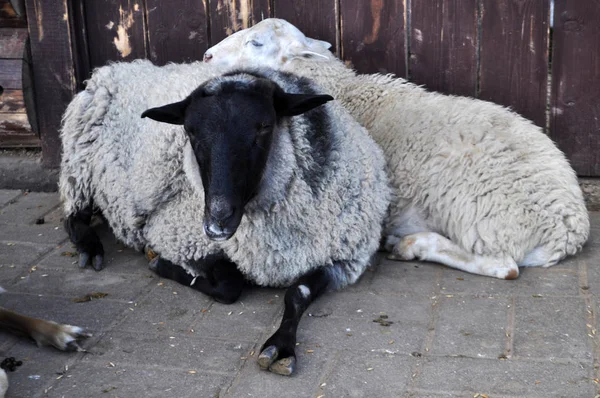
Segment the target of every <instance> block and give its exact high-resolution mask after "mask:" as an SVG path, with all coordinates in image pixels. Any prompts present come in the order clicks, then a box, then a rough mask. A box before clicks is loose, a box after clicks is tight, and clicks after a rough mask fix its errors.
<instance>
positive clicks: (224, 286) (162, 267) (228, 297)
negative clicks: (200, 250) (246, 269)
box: [150, 256, 244, 304]
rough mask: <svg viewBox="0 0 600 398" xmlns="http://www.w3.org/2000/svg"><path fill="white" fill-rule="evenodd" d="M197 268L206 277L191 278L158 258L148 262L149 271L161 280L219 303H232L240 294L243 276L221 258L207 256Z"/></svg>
mask: <svg viewBox="0 0 600 398" xmlns="http://www.w3.org/2000/svg"><path fill="white" fill-rule="evenodd" d="M199 268H200V270H201V271H203V273H204V274H205V275H206V276H198V277H193V276H192V275H190V274H188V273H187V272H186V271H185V270H184V269H183V268H182V267H180V266H178V265H175V264H173V263H172V262H170V261H168V260H165V259H162V258H161V257H160V256H157V257H155V258H154V259H153V260H152V261H151V262H150V269H152V270H153V271H154V272H156V273H157V274H158V275H160V276H162V277H163V278H167V279H172V280H174V281H175V282H178V283H181V284H182V285H186V286H191V287H192V288H193V289H195V290H198V291H199V292H202V293H204V294H206V295H208V296H211V297H212V298H214V299H215V300H216V301H218V302H219V303H223V304H231V303H234V302H235V301H236V300H237V299H238V298H239V297H240V294H242V289H243V287H244V276H243V275H242V273H241V272H240V271H239V270H238V269H237V267H236V265H235V264H234V263H232V262H231V261H229V260H227V259H225V258H223V257H222V256H208V257H207V258H205V259H203V260H202V262H201V263H200V264H199Z"/></svg>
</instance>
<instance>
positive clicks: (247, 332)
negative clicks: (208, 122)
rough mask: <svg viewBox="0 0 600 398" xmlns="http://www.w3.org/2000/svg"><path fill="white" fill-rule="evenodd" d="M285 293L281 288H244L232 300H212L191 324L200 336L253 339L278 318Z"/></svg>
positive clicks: (262, 333)
mask: <svg viewBox="0 0 600 398" xmlns="http://www.w3.org/2000/svg"><path fill="white" fill-rule="evenodd" d="M284 294H285V291H284V290H281V289H267V288H259V287H252V288H247V289H245V290H244V292H243V293H242V296H241V297H240V299H239V300H238V301H237V302H236V303H234V304H230V305H226V304H220V303H216V302H215V303H214V304H213V305H212V306H211V307H210V309H208V310H207V311H206V312H205V313H204V316H202V317H199V318H198V319H197V320H196V321H195V322H194V323H193V324H192V326H191V328H192V329H194V330H195V331H196V333H197V334H198V335H199V336H206V337H216V338H227V339H232V340H236V341H237V340H240V341H256V340H257V339H259V338H261V336H263V335H264V334H265V331H268V330H270V328H271V325H273V324H274V323H275V322H277V323H278V322H279V320H280V318H281V314H282V313H283V297H284Z"/></svg>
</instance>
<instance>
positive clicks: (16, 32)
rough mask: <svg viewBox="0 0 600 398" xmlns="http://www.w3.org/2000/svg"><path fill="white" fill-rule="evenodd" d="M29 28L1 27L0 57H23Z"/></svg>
mask: <svg viewBox="0 0 600 398" xmlns="http://www.w3.org/2000/svg"><path fill="white" fill-rule="evenodd" d="M27 35H28V33H27V28H0V58H11V59H23V51H24V50H25V42H26V41H27Z"/></svg>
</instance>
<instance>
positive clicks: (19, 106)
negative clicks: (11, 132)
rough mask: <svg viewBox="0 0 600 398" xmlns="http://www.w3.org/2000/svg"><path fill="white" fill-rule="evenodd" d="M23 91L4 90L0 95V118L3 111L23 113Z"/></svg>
mask: <svg viewBox="0 0 600 398" xmlns="http://www.w3.org/2000/svg"><path fill="white" fill-rule="evenodd" d="M25 112H26V111H25V101H24V100H23V91H21V90H6V91H4V92H3V93H2V95H0V118H1V117H2V116H1V115H2V114H3V113H23V114H24V113H25Z"/></svg>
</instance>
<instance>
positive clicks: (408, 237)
mask: <svg viewBox="0 0 600 398" xmlns="http://www.w3.org/2000/svg"><path fill="white" fill-rule="evenodd" d="M329 47H330V45H329V43H326V42H323V41H320V40H314V39H311V38H307V37H306V36H305V35H304V34H303V33H302V32H301V31H300V30H298V29H297V28H296V27H294V26H293V25H292V24H290V23H288V22H286V21H284V20H281V19H266V20H264V21H262V22H260V23H258V24H256V25H254V26H253V27H251V28H248V29H245V30H242V31H239V32H237V33H235V34H233V35H231V36H230V37H228V38H226V39H225V40H223V41H222V42H220V43H218V44H217V45H215V46H214V47H212V48H210V49H209V50H208V51H207V52H206V53H205V56H204V60H205V63H206V64H208V65H215V66H219V67H235V66H236V65H241V64H243V65H254V66H269V67H272V68H276V69H278V70H284V71H290V72H293V73H296V74H298V75H300V76H308V77H310V78H311V79H313V80H314V81H315V82H316V83H317V84H319V85H320V86H321V87H323V89H324V90H326V91H327V92H328V93H329V94H331V95H333V96H334V97H335V98H336V100H338V101H340V102H341V103H342V105H343V106H344V107H345V108H346V109H347V110H348V111H349V112H350V114H351V115H352V116H353V117H354V118H356V120H357V121H358V122H359V123H361V124H362V125H363V126H365V127H366V128H367V130H368V131H369V133H370V134H371V136H372V137H373V138H374V139H375V141H376V142H377V143H378V144H379V145H380V146H381V148H382V149H383V151H384V154H385V158H386V162H387V171H388V174H389V178H390V183H391V185H392V190H393V192H392V201H391V205H390V212H389V215H388V217H387V218H386V220H385V225H384V235H385V239H386V241H387V243H386V246H385V247H386V249H387V250H388V251H390V252H391V253H390V258H392V259H397V260H412V259H420V260H426V261H434V262H439V263H442V264H445V265H447V266H450V267H453V268H457V269H461V270H464V271H467V272H472V273H475V274H481V275H488V276H493V277H497V278H503V279H514V278H516V277H517V276H518V275H519V268H518V267H519V266H542V267H548V266H551V265H554V264H556V263H557V262H559V261H560V260H561V259H563V258H564V257H566V256H567V255H573V254H575V253H577V252H578V251H580V250H581V248H582V246H583V245H584V243H585V242H586V240H587V239H588V235H589V228H590V225H589V218H588V213H587V210H586V207H585V203H584V200H583V195H582V192H581V189H580V188H579V185H578V182H577V177H576V175H575V172H574V171H573V169H572V168H571V167H570V165H569V163H568V161H567V160H566V158H565V156H564V154H563V153H562V152H561V151H560V150H559V149H558V148H556V146H555V145H554V143H553V142H552V141H551V140H550V139H549V138H548V137H547V136H546V135H545V134H543V132H542V129H541V128H540V127H537V126H535V125H534V124H533V123H532V122H530V121H529V120H526V119H524V118H522V117H521V116H519V115H518V114H516V113H514V112H512V111H510V110H508V109H506V108H503V107H501V106H498V105H495V104H492V103H489V102H485V101H480V100H476V99H472V98H465V97H455V96H448V95H443V94H439V93H434V92H428V91H426V90H425V89H423V88H421V87H418V86H416V85H414V84H411V83H408V82H407V81H406V80H404V79H400V78H394V77H393V76H391V75H387V76H383V75H379V74H375V75H360V74H356V73H355V72H354V71H353V70H351V69H349V68H347V67H346V66H345V65H344V64H343V63H342V62H341V61H340V60H338V59H337V58H335V56H334V55H333V54H332V53H331V52H330V51H329V50H328V48H329Z"/></svg>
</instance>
